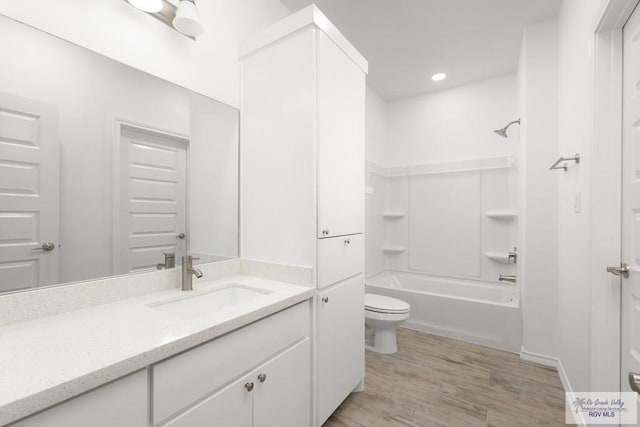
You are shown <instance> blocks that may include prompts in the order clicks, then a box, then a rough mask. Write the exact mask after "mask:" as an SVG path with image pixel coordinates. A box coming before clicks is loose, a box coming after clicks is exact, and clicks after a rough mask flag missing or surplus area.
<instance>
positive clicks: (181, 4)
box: [124, 0, 204, 40]
mask: <svg viewBox="0 0 640 427" xmlns="http://www.w3.org/2000/svg"><path fill="white" fill-rule="evenodd" d="M124 1H126V2H127V3H129V4H131V5H133V6H135V7H136V8H138V9H140V10H142V11H143V12H146V13H148V14H149V15H151V16H153V17H154V18H156V19H157V20H158V21H160V22H162V23H163V24H165V25H167V26H169V27H171V28H173V29H174V30H177V31H178V32H180V33H182V34H183V35H185V36H187V37H189V38H190V39H193V40H195V39H196V37H197V36H199V35H201V34H202V33H204V26H203V25H202V21H201V20H200V14H199V13H198V8H197V7H196V2H195V0H124Z"/></svg>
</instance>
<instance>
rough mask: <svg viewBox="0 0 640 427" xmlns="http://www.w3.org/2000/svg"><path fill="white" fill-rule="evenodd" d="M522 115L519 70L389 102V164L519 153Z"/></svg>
mask: <svg viewBox="0 0 640 427" xmlns="http://www.w3.org/2000/svg"><path fill="white" fill-rule="evenodd" d="M517 114H518V113H517V93H516V76H515V74H510V75H507V76H503V77H498V78H495V79H490V80H484V81H481V82H477V83H473V84H470V85H466V86H460V87H457V88H453V89H448V90H443V91H440V92H434V93H428V94H425V95H421V96H415V97H412V98H406V99H402V100H398V101H394V102H390V103H388V104H387V117H388V124H387V151H386V158H387V159H388V160H387V162H386V163H387V164H386V165H385V166H404V165H410V164H420V163H432V162H441V161H451V160H461V159H473V158H480V157H492V156H504V155H509V154H515V153H516V152H517V146H518V145H517V142H518V131H519V129H518V126H517V125H516V126H513V127H511V128H510V129H509V135H510V136H509V139H508V140H506V139H504V138H501V137H500V136H498V135H496V134H494V133H493V130H494V129H498V128H501V127H503V126H504V125H506V124H507V123H509V122H510V121H512V120H515V119H517Z"/></svg>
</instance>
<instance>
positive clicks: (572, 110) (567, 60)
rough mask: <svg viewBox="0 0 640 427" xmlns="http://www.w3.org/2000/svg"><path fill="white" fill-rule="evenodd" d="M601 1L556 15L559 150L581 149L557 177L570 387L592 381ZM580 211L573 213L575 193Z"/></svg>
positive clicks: (561, 333) (561, 331)
mask: <svg viewBox="0 0 640 427" xmlns="http://www.w3.org/2000/svg"><path fill="white" fill-rule="evenodd" d="M600 3H601V1H600V0H565V1H564V2H563V4H562V8H561V9H560V15H559V17H558V24H559V27H558V30H559V32H558V36H559V45H558V46H559V56H558V57H559V98H558V107H559V116H558V118H559V121H558V131H559V133H558V141H559V147H558V155H563V156H568V155H573V154H575V153H581V154H582V157H581V159H580V165H579V166H578V167H573V168H570V169H569V171H568V172H567V173H566V174H561V175H560V176H558V185H559V189H558V231H559V232H558V252H559V265H558V312H559V313H560V317H559V324H558V328H557V330H558V342H559V353H560V358H561V360H562V363H563V365H564V368H565V371H566V373H567V376H568V379H569V381H570V383H571V386H572V388H573V389H574V390H577V391H580V390H589V388H590V386H591V382H590V376H589V374H588V373H589V370H590V367H591V366H590V363H591V358H590V352H591V337H590V331H591V327H592V325H591V312H590V310H589V309H590V307H591V305H590V286H605V285H606V283H590V274H589V273H590V270H589V268H588V266H589V265H590V261H591V259H590V253H589V251H590V247H591V245H592V244H597V242H592V241H591V234H590V228H589V226H590V212H589V209H588V207H589V205H590V198H591V189H590V187H591V184H592V183H591V182H590V171H591V163H592V161H593V159H592V158H591V157H590V155H589V154H590V153H591V152H592V146H593V125H592V123H593V97H594V74H593V68H594V65H593V41H594V34H593V25H594V19H595V13H596V10H597V9H598V7H599V6H600ZM577 192H580V193H581V196H582V211H581V212H580V213H576V212H574V197H575V195H576V193H577Z"/></svg>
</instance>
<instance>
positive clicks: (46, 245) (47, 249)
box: [31, 242, 56, 252]
mask: <svg viewBox="0 0 640 427" xmlns="http://www.w3.org/2000/svg"><path fill="white" fill-rule="evenodd" d="M55 248H56V245H55V244H54V243H52V242H46V243H43V244H42V246H40V247H37V248H33V249H31V250H32V251H44V252H51V251H52V250H54V249H55Z"/></svg>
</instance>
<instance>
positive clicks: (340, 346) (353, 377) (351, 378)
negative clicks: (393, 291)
mask: <svg viewBox="0 0 640 427" xmlns="http://www.w3.org/2000/svg"><path fill="white" fill-rule="evenodd" d="M354 306H355V307H354ZM316 310H317V322H318V329H317V343H318V408H317V418H318V420H319V422H320V423H322V422H324V421H325V420H326V419H327V418H329V416H330V415H331V413H332V412H333V411H334V410H335V409H336V408H337V407H338V406H339V405H340V403H341V402H342V401H343V400H344V398H345V397H346V396H347V395H348V394H349V393H351V392H352V391H353V389H354V386H355V385H356V384H358V383H359V382H360V381H362V379H363V378H364V364H363V360H364V346H363V345H362V341H363V339H364V338H363V337H364V279H363V278H362V277H361V276H359V277H355V278H352V279H349V280H346V281H344V282H342V283H340V284H338V285H336V286H334V287H332V288H330V289H327V290H325V291H323V292H321V293H320V294H319V295H318V298H317V300H316ZM345 325H347V326H346V327H345Z"/></svg>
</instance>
